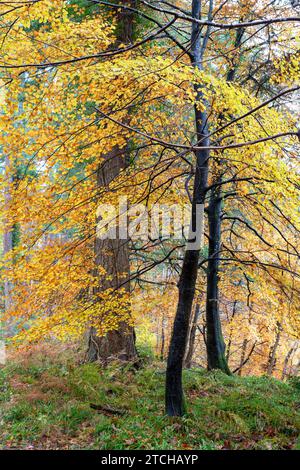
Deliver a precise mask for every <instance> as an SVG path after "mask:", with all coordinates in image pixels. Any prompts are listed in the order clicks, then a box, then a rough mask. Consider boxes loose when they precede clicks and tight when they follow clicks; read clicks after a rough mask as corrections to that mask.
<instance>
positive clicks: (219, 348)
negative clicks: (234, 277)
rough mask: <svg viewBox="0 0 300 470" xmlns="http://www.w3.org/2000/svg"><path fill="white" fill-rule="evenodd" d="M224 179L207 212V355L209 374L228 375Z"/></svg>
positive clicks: (216, 189) (211, 197)
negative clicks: (223, 307) (222, 268)
mask: <svg viewBox="0 0 300 470" xmlns="http://www.w3.org/2000/svg"><path fill="white" fill-rule="evenodd" d="M220 185H221V177H220V178H217V180H216V186H214V187H213V188H212V190H211V194H210V203H209V208H208V225H209V249H208V266H207V296H206V351H207V367H208V370H213V369H220V370H222V371H223V372H225V373H226V374H230V370H229V367H228V364H227V361H226V357H225V343H224V340H223V336H222V327H221V321H220V311H219V292H218V290H219V289H218V283H219V264H220V263H219V259H220V250H221V210H222V197H221V186H220Z"/></svg>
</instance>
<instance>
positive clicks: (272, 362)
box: [267, 322, 282, 375]
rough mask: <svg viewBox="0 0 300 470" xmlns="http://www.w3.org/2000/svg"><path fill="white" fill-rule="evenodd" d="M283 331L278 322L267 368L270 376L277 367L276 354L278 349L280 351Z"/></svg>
mask: <svg viewBox="0 0 300 470" xmlns="http://www.w3.org/2000/svg"><path fill="white" fill-rule="evenodd" d="M281 331H282V327H281V324H280V323H279V322H277V331H276V337H275V341H274V344H273V346H272V347H271V349H270V354H269V360H268V366H267V374H268V375H272V374H273V371H274V368H275V365H276V353H277V349H278V346H279V342H280V336H281Z"/></svg>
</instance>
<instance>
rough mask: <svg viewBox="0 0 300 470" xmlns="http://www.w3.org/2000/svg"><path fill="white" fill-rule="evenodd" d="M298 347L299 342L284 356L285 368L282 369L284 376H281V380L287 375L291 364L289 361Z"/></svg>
mask: <svg viewBox="0 0 300 470" xmlns="http://www.w3.org/2000/svg"><path fill="white" fill-rule="evenodd" d="M296 349H297V344H295V345H294V346H292V347H291V348H290V349H289V351H288V353H287V355H286V356H285V358H284V363H283V369H282V376H281V380H284V379H285V377H286V376H287V370H288V365H289V361H290V359H291V357H292V354H293V353H294V351H295V350H296Z"/></svg>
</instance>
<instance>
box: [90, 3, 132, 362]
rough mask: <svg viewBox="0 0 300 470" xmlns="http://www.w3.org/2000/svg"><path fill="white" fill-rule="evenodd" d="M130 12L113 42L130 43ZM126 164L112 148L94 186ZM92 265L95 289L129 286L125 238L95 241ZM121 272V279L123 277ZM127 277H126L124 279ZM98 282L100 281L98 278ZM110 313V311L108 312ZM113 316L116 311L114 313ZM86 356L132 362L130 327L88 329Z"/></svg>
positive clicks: (121, 20)
mask: <svg viewBox="0 0 300 470" xmlns="http://www.w3.org/2000/svg"><path fill="white" fill-rule="evenodd" d="M124 3H127V4H128V6H129V7H134V6H135V5H136V0H127V1H123V2H122V4H124ZM133 30H134V14H133V12H131V11H127V10H123V9H120V11H119V12H118V21H117V27H116V35H117V39H116V45H117V44H120V43H122V44H130V43H131V42H132V40H133ZM125 166H126V149H124V152H123V155H122V149H120V148H118V147H115V148H114V149H113V150H112V151H111V152H109V153H108V154H107V155H106V156H105V162H104V164H102V165H101V166H100V167H99V171H98V175H97V185H98V187H99V188H103V187H108V186H109V184H110V183H111V182H112V181H113V180H114V179H115V178H117V177H118V176H119V175H120V172H121V170H122V169H124V168H125ZM95 261H96V266H101V267H103V268H104V269H105V270H106V273H107V276H106V277H107V279H108V280H106V281H104V282H102V284H101V286H100V287H99V288H96V289H95V292H96V293H97V291H98V292H99V290H105V289H108V288H112V289H114V290H116V289H118V288H119V287H120V286H121V285H122V288H123V289H126V290H128V291H129V289H130V283H129V278H130V265H129V250H128V241H127V240H120V239H119V238H116V239H114V240H110V239H107V240H102V239H99V238H97V237H96V240H95ZM124 275H125V278H124ZM126 277H127V279H126ZM101 281H102V280H101ZM110 314H111V312H110ZM116 317H117V312H116ZM87 358H88V360H89V361H96V360H99V361H101V362H102V363H104V364H106V363H107V362H109V361H110V360H114V359H117V360H122V361H135V360H136V359H137V351H136V348H135V332H134V329H133V327H131V326H129V325H128V324H127V323H125V322H120V323H119V325H118V328H117V329H116V330H112V331H109V332H108V333H107V334H106V335H105V336H104V337H99V336H97V333H96V331H95V328H91V329H90V332H89V338H88V351H87Z"/></svg>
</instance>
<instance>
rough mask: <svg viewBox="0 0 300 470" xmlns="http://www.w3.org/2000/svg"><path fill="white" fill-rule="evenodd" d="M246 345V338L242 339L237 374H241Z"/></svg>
mask: <svg viewBox="0 0 300 470" xmlns="http://www.w3.org/2000/svg"><path fill="white" fill-rule="evenodd" d="M247 345H248V340H247V339H244V341H243V344H242V352H241V359H240V366H239V369H238V375H242V368H243V365H244V362H245V357H246V351H247Z"/></svg>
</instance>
